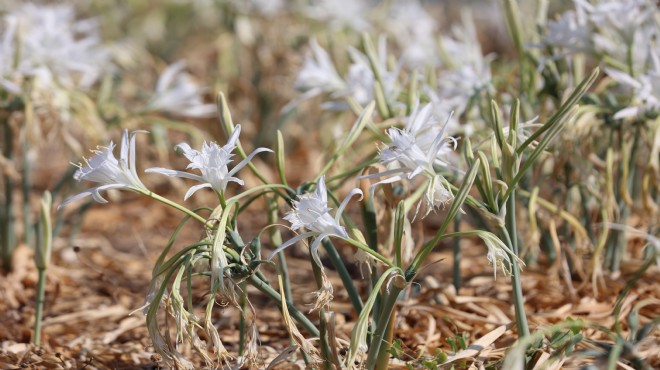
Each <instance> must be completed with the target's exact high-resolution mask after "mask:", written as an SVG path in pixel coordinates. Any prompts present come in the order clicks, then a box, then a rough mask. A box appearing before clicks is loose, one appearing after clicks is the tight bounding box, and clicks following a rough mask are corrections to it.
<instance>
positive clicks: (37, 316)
mask: <svg viewBox="0 0 660 370" xmlns="http://www.w3.org/2000/svg"><path fill="white" fill-rule="evenodd" d="M45 296H46V270H45V269H39V281H38V282H37V302H36V311H35V313H34V337H33V338H32V344H34V345H35V346H39V345H41V320H42V318H43V314H44V301H45Z"/></svg>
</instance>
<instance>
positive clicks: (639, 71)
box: [535, 0, 660, 119]
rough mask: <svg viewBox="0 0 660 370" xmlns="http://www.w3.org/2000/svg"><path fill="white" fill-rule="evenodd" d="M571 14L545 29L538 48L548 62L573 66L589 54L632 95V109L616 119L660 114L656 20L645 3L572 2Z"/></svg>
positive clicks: (659, 23)
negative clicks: (577, 58)
mask: <svg viewBox="0 0 660 370" xmlns="http://www.w3.org/2000/svg"><path fill="white" fill-rule="evenodd" d="M574 4H575V9H574V10H569V11H566V12H564V13H563V14H561V15H560V16H559V17H558V18H557V19H556V20H552V21H550V22H548V24H547V30H546V34H545V37H544V38H543V40H542V41H541V43H540V44H538V45H535V46H540V47H544V48H550V49H551V53H550V56H549V57H548V58H549V59H551V60H564V61H566V62H569V63H570V62H571V60H572V59H571V57H572V56H574V55H575V54H579V53H580V54H587V55H590V56H592V57H594V58H596V59H597V60H599V61H602V62H603V63H604V64H605V65H606V68H605V71H606V72H607V74H608V75H609V76H610V77H611V78H612V79H613V80H615V81H616V82H617V83H618V84H620V85H621V86H622V87H624V88H625V89H624V90H625V91H624V94H623V95H625V96H629V95H631V92H632V101H631V103H630V106H629V107H627V108H625V109H622V110H620V111H619V112H617V114H616V115H615V117H614V118H617V119H618V118H626V117H638V116H640V115H642V114H645V113H646V112H658V111H660V44H658V42H659V40H660V15H659V13H658V9H657V4H656V3H655V2H654V1H649V0H616V1H614V0H608V1H605V0H602V1H598V2H596V3H589V2H587V1H584V0H574Z"/></svg>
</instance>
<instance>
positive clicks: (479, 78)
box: [427, 13, 494, 126]
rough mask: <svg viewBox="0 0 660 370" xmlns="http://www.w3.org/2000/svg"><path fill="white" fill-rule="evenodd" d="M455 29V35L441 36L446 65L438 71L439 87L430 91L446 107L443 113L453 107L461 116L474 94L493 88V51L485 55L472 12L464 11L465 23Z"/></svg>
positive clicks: (435, 101) (436, 100)
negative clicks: (491, 66) (491, 69)
mask: <svg viewBox="0 0 660 370" xmlns="http://www.w3.org/2000/svg"><path fill="white" fill-rule="evenodd" d="M452 31H453V32H452V36H443V37H442V38H441V43H440V49H441V50H440V53H441V58H442V64H443V67H444V68H442V70H441V71H440V72H439V73H438V91H432V92H430V93H427V95H429V97H430V99H431V100H432V101H433V102H434V104H435V105H436V107H437V106H445V107H447V109H443V110H442V111H443V113H448V112H449V111H453V112H454V113H455V114H456V117H461V116H463V115H464V114H465V113H466V110H467V108H468V105H469V102H470V100H472V99H474V97H475V95H477V94H479V93H480V92H481V91H485V90H488V89H491V88H492V87H491V80H492V76H491V71H490V63H491V61H492V60H493V59H494V55H492V54H489V55H486V56H484V55H483V53H482V50H481V46H480V44H479V39H478V37H477V30H476V26H475V24H474V20H473V19H472V17H471V16H470V15H469V14H467V13H465V14H463V17H462V24H461V25H460V26H456V27H454V28H453V30H452ZM450 125H451V126H454V125H453V124H450Z"/></svg>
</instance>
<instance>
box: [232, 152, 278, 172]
mask: <svg viewBox="0 0 660 370" xmlns="http://www.w3.org/2000/svg"><path fill="white" fill-rule="evenodd" d="M263 152H268V153H273V151H272V150H270V149H268V148H257V149H255V150H254V151H253V152H252V153H250V155H248V156H247V157H245V159H244V160H242V161H240V162H239V163H238V164H237V165H236V166H234V168H232V169H231V171H229V173H228V175H229V176H232V175H233V174H235V173H236V172H238V171H239V170H240V169H241V168H243V167H245V166H246V165H247V164H248V163H249V162H250V161H251V160H252V158H254V156H255V155H257V154H259V153H263Z"/></svg>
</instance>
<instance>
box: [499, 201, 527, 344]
mask: <svg viewBox="0 0 660 370" xmlns="http://www.w3.org/2000/svg"><path fill="white" fill-rule="evenodd" d="M506 208H507V209H506V229H502V234H504V239H505V240H504V242H505V243H506V244H507V245H508V246H509V248H510V249H511V251H512V252H513V253H514V254H515V255H516V256H518V257H520V256H519V249H518V237H517V235H516V233H517V230H516V194H515V192H514V193H512V194H511V196H510V197H509V199H508V200H507V202H506ZM511 284H512V288H513V305H514V311H515V314H516V328H517V329H518V337H519V338H525V337H528V336H529V326H528V324H527V315H526V314H525V301H524V298H523V292H522V285H521V283H520V266H518V260H517V259H516V258H512V259H511Z"/></svg>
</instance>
